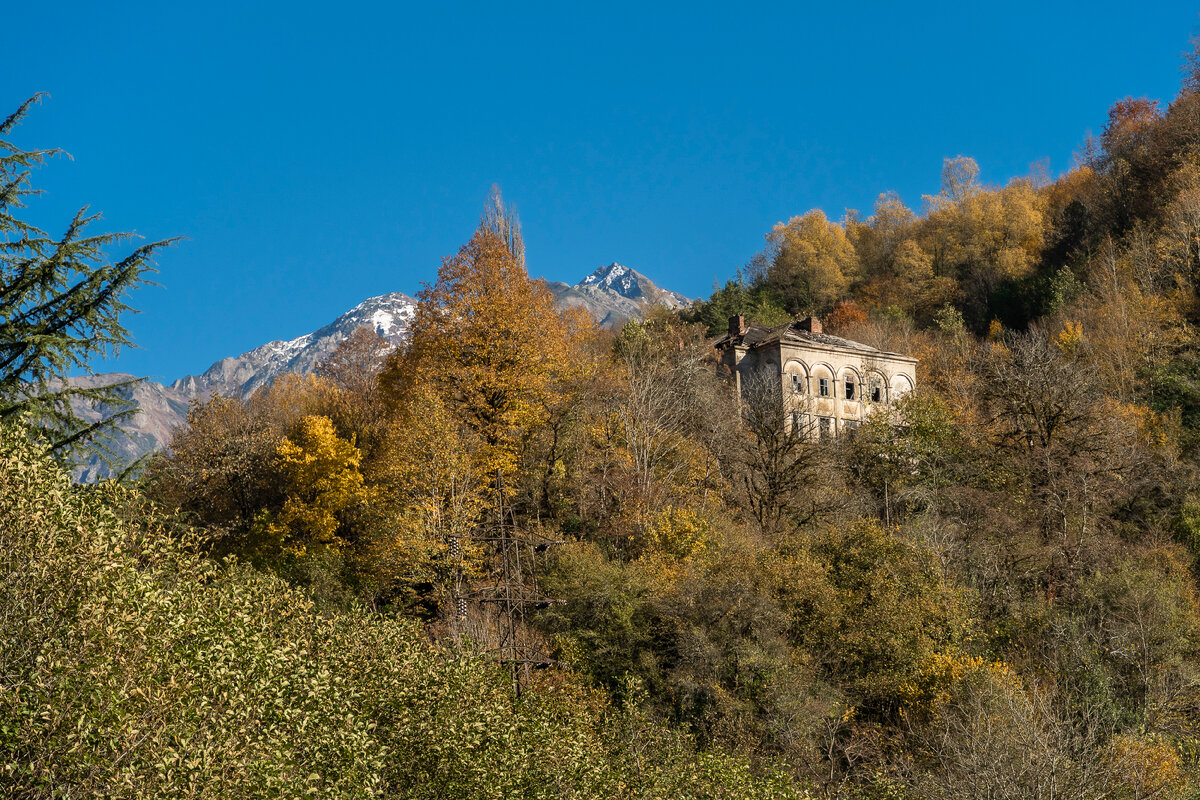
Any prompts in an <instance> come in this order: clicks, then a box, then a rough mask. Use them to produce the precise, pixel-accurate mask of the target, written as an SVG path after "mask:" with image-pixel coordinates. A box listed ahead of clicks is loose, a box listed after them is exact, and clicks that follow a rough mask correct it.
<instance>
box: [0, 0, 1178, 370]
mask: <svg viewBox="0 0 1200 800" xmlns="http://www.w3.org/2000/svg"><path fill="white" fill-rule="evenodd" d="M967 6H968V4H964V3H961V2H954V3H925V4H919V3H896V2H860V3H847V4H836V3H822V4H819V5H818V4H805V3H796V2H791V3H778V4H751V3H728V2H724V3H707V2H690V3H652V2H650V3H648V2H636V3H626V2H620V1H618V2H606V3H592V4H581V3H567V2H555V3H546V4H536V5H535V4H522V3H507V4H506V3H480V4H474V3H470V4H468V3H453V2H438V3H420V4H416V3H393V2H387V3H385V2H378V3H364V2H353V0H347V1H345V2H341V3H327V4H326V3H321V4H318V3H311V2H305V1H304V0H291V1H290V2H271V3H253V2H244V3H224V2H203V3H199V2H197V3H190V4H184V3H170V2H161V1H160V2H155V3H133V2H128V3H119V4H117V3H113V4H110V3H96V2H86V3H75V2H57V3H53V4H50V5H49V6H47V5H44V4H38V3H23V4H20V5H19V6H16V7H13V8H6V9H5V11H4V23H5V28H6V30H7V31H8V33H7V34H6V35H5V40H6V41H5V68H4V73H5V75H4V78H3V81H2V83H0V85H2V86H3V98H5V103H6V104H7V106H8V108H10V109H11V108H13V107H15V106H16V104H17V103H18V102H19V101H20V100H22V99H24V98H25V97H26V96H28V95H30V94H32V93H33V92H35V91H46V92H49V93H50V95H51V97H50V98H49V99H48V100H47V101H46V102H45V103H44V104H43V105H42V106H41V107H39V108H36V109H35V110H34V112H33V114H32V117H31V119H30V120H29V121H28V122H27V123H26V124H25V125H23V126H22V127H21V128H20V129H19V130H18V131H17V134H16V141H17V142H18V143H19V144H21V145H23V146H26V147H35V146H40V147H46V146H61V147H63V148H65V149H66V150H68V151H69V152H70V153H71V154H72V155H73V156H74V158H75V160H74V161H73V162H71V161H66V160H60V161H58V162H55V163H53V164H52V165H50V166H49V167H47V168H45V169H43V170H42V171H41V173H40V174H38V175H37V176H36V181H37V183H38V185H40V186H41V187H43V188H45V189H47V190H49V194H48V195H47V196H46V197H44V198H41V199H38V200H35V201H34V205H33V207H32V208H31V209H30V216H31V218H32V219H33V221H35V222H39V223H41V224H43V225H45V226H46V227H48V228H49V229H50V230H51V231H55V232H57V231H59V230H60V229H61V228H62V227H63V226H64V225H65V223H66V221H67V219H68V218H69V215H70V213H71V211H72V210H73V209H74V208H75V207H77V206H79V205H82V204H85V203H90V204H91V205H92V208H93V209H94V210H97V211H100V212H102V213H103V214H104V220H103V225H104V227H105V228H106V229H110V230H115V229H121V230H135V231H137V232H138V233H140V234H142V235H144V236H146V237H150V238H155V237H166V236H171V235H183V236H186V237H188V241H186V242H183V243H182V244H181V245H180V246H179V247H177V248H176V249H174V250H171V251H168V252H166V253H164V254H163V256H162V258H161V260H160V267H161V272H160V274H159V275H158V277H157V280H158V281H159V282H160V283H161V284H162V288H148V289H144V290H142V291H140V292H139V293H137V294H136V295H135V296H134V298H133V304H134V305H135V306H136V307H138V308H140V309H141V310H142V311H143V313H142V314H140V315H138V316H136V317H131V318H130V319H129V323H130V327H131V329H132V331H133V334H134V336H135V338H136V341H137V344H138V345H139V349H135V350H129V351H126V352H124V353H123V354H122V356H121V357H120V358H119V359H118V360H116V362H115V363H113V362H110V363H106V364H101V365H98V367H99V368H100V369H102V370H110V369H120V370H124V371H129V372H134V373H137V374H143V375H154V376H161V377H163V378H166V379H173V378H175V377H177V376H179V375H182V374H185V373H189V372H198V371H200V370H203V369H204V368H206V367H207V366H208V365H209V364H210V363H211V362H213V361H215V360H216V359H218V358H220V357H223V356H226V355H235V354H237V353H240V352H242V351H245V350H247V349H249V348H251V347H254V346H256V345H258V344H261V343H263V342H266V341H268V340H271V339H278V338H290V337H293V336H297V335H299V334H301V333H305V332H307V331H310V330H312V329H314V328H316V327H318V326H320V325H322V324H324V323H325V322H328V321H329V320H331V319H332V318H333V317H335V316H336V315H337V314H339V313H341V312H342V311H344V310H346V309H348V308H350V307H352V306H353V305H355V304H356V303H358V302H359V301H360V300H362V299H364V298H366V297H369V296H372V295H376V294H381V293H384V292H388V291H404V292H408V293H410V294H411V293H414V292H415V291H416V290H417V289H418V288H419V284H420V282H421V281H428V280H431V279H432V278H433V277H434V275H435V273H436V269H437V266H438V263H439V260H440V258H441V257H442V256H443V255H446V254H448V253H452V252H453V251H454V250H456V249H457V248H458V246H459V245H460V244H461V243H462V242H463V241H465V240H466V239H467V238H468V237H469V236H470V234H471V232H472V230H473V229H474V227H475V224H476V222H477V220H478V217H479V212H480V209H481V207H482V204H483V201H484V199H485V198H486V195H487V192H488V187H489V186H490V185H491V184H492V183H493V182H496V183H499V184H500V185H501V187H502V188H503V190H504V195H505V197H506V198H507V199H508V200H509V201H511V202H512V203H514V204H515V205H516V206H517V209H518V211H519V213H520V215H521V218H522V221H523V223H524V229H525V237H526V243H527V249H528V254H529V264H530V269H531V272H533V273H534V274H540V275H543V276H545V277H547V278H549V279H552V280H563V281H567V282H571V283H573V282H575V281H577V280H578V279H580V278H581V277H582V276H584V275H585V274H587V273H588V272H590V271H591V270H593V269H594V268H595V267H597V266H599V265H601V264H607V263H609V262H611V261H614V260H615V261H620V262H621V263H624V264H626V265H629V266H632V267H634V268H635V269H638V270H640V271H642V272H644V273H646V274H647V275H649V276H650V277H651V278H652V279H653V280H655V281H656V282H658V283H659V284H660V285H664V286H667V287H670V288H673V289H676V290H678V291H682V292H684V293H685V294H688V295H691V296H697V295H704V294H707V293H708V292H709V290H710V289H711V287H712V285H713V281H714V279H718V280H724V279H725V278H727V277H728V276H730V275H731V274H732V273H733V271H734V269H735V268H736V267H737V266H738V265H739V264H742V263H744V262H745V261H746V260H747V259H748V258H749V257H750V256H752V255H753V254H754V253H755V252H756V251H757V250H758V249H759V248H760V247H761V245H762V236H763V234H764V233H765V232H766V231H767V230H768V229H769V228H770V226H771V225H772V224H773V223H775V222H776V221H778V220H782V219H786V218H788V217H790V216H793V215H796V214H800V213H803V212H804V211H806V210H807V209H809V208H814V207H821V208H824V209H826V210H827V211H829V212H830V213H831V214H832V215H835V216H837V215H840V214H841V212H842V211H843V210H844V209H845V208H858V209H862V210H864V211H866V210H869V208H870V206H871V204H872V203H873V201H874V198H875V196H876V195H877V194H878V193H879V192H881V191H884V190H888V189H893V190H896V191H898V192H899V193H900V194H901V196H902V197H903V199H904V200H905V201H907V202H908V203H909V204H910V205H913V206H916V205H919V203H920V197H921V195H922V194H926V193H933V192H935V191H936V190H937V187H938V179H939V173H940V169H941V165H942V159H943V158H946V157H949V156H955V155H958V154H964V155H970V156H973V157H975V158H976V159H977V160H978V161H979V163H980V165H981V167H982V171H983V176H984V178H985V179H986V180H988V181H990V182H1003V181H1006V180H1007V179H1009V178H1010V177H1012V176H1014V175H1019V174H1024V173H1026V172H1027V171H1028V168H1029V165H1030V164H1031V163H1032V162H1035V161H1037V160H1039V159H1043V158H1045V159H1048V160H1049V163H1050V169H1051V171H1052V173H1054V174H1058V173H1060V172H1062V171H1064V170H1065V169H1067V168H1069V166H1070V163H1071V156H1072V153H1073V152H1074V151H1075V150H1076V149H1077V147H1078V146H1079V144H1080V143H1081V142H1082V140H1083V138H1084V136H1085V135H1086V133H1087V132H1088V131H1089V130H1091V131H1095V132H1099V130H1100V128H1101V127H1102V125H1103V122H1104V118H1105V114H1106V110H1107V108H1108V106H1109V105H1110V104H1111V103H1112V102H1113V101H1115V100H1117V99H1120V98H1122V97H1124V96H1126V95H1135V96H1141V95H1145V96H1151V97H1156V98H1161V99H1163V100H1169V99H1170V98H1171V97H1172V96H1173V95H1174V94H1175V92H1176V90H1177V87H1178V83H1179V72H1178V65H1179V61H1180V55H1181V53H1183V52H1184V51H1185V50H1186V49H1187V48H1188V38H1189V36H1190V35H1192V34H1193V33H1194V32H1196V30H1197V22H1198V18H1197V9H1196V7H1195V6H1194V5H1193V4H1189V3H1176V2H1159V3H1148V4H1130V3H1127V2H1126V3H1120V4H1117V3H1091V4H1079V3H1059V4H1057V5H1056V6H1054V7H1050V6H1049V5H1047V4H1045V3H988V4H981V7H980V8H968V7H967ZM3 113H5V114H6V113H7V112H3Z"/></svg>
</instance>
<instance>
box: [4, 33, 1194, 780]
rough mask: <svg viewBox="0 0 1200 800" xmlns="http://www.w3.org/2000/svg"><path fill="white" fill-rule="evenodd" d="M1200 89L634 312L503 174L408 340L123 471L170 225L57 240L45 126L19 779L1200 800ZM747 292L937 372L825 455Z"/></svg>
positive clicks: (263, 398) (7, 750)
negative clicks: (590, 283) (129, 355)
mask: <svg viewBox="0 0 1200 800" xmlns="http://www.w3.org/2000/svg"><path fill="white" fill-rule="evenodd" d="M1184 66H1185V70H1184V74H1185V78H1184V81H1183V85H1182V86H1181V88H1180V90H1179V94H1178V95H1177V96H1176V97H1175V98H1173V99H1171V100H1170V101H1169V102H1158V101H1155V100H1150V99H1145V98H1128V99H1125V100H1122V101H1120V102H1118V103H1116V104H1115V105H1113V106H1112V108H1111V109H1109V112H1108V119H1107V124H1106V126H1105V127H1104V129H1103V131H1102V132H1101V133H1100V134H1099V135H1098V136H1097V137H1094V138H1089V139H1087V140H1086V141H1085V142H1084V143H1083V144H1082V146H1081V147H1080V149H1079V151H1078V155H1077V158H1076V163H1075V165H1074V166H1073V167H1072V168H1071V169H1070V170H1069V171H1067V172H1065V173H1064V174H1062V175H1059V176H1051V175H1049V174H1047V173H1046V171H1045V170H1044V169H1042V168H1040V167H1038V166H1036V165H1035V166H1034V167H1031V169H1030V172H1029V174H1028V175H1025V176H1022V177H1018V178H1014V179H1012V180H1011V181H1009V182H1008V183H1007V184H1005V185H1003V186H993V185H986V184H984V183H982V182H981V181H980V178H979V174H980V170H979V167H978V165H977V164H976V162H975V161H973V160H972V159H971V158H969V157H966V156H958V157H955V158H950V159H947V160H946V162H945V165H944V169H943V172H942V175H941V190H940V192H939V193H938V194H937V195H934V196H928V197H925V198H923V199H922V200H921V202H920V204H919V205H918V206H916V207H912V208H910V207H909V206H907V205H905V204H904V203H903V202H902V201H901V200H900V198H899V197H898V196H896V195H895V194H893V193H888V192H884V193H883V194H880V195H879V197H878V200H877V201H876V203H875V205H874V207H873V208H871V209H868V210H865V211H846V212H844V213H842V212H840V211H839V212H834V211H822V210H819V209H814V210H810V211H807V212H806V213H803V214H800V215H799V216H796V217H794V218H792V219H790V220H788V221H786V222H780V223H779V224H777V225H775V226H774V227H773V228H772V229H771V230H770V231H768V232H767V233H766V236H765V244H764V247H763V249H762V250H761V252H760V253H758V254H757V255H756V256H755V257H754V258H753V259H751V260H750V261H749V262H748V263H746V264H745V265H743V266H742V267H741V268H740V269H737V270H736V274H734V275H733V276H732V277H731V278H730V279H729V280H728V281H727V282H725V283H724V284H723V285H719V286H715V287H714V289H713V292H712V294H711V296H709V297H708V298H706V299H703V300H700V301H697V302H696V303H694V304H693V305H692V306H690V307H687V308H684V309H682V310H674V311H673V310H668V309H666V308H647V309H645V313H644V316H643V317H642V318H640V319H635V320H630V321H628V322H626V323H624V324H623V325H622V326H620V327H618V328H616V329H614V330H604V329H600V328H598V327H596V325H595V324H594V323H593V321H592V319H591V318H590V317H589V316H587V315H586V314H585V313H583V312H581V311H578V312H577V311H561V310H558V309H557V308H556V306H555V304H554V297H553V295H552V294H551V292H550V291H549V289H548V288H547V287H546V285H545V284H544V283H543V282H542V281H540V280H537V279H534V278H531V277H530V270H531V269H533V270H534V271H535V273H536V269H537V266H536V265H535V264H531V265H530V266H527V264H526V255H525V247H524V243H523V240H522V236H521V228H520V224H519V222H518V220H517V219H516V216H515V214H514V213H513V212H512V211H511V209H510V208H509V207H507V206H506V204H505V202H504V200H503V199H502V198H501V196H500V194H499V192H495V193H494V194H493V196H492V197H491V198H490V199H489V201H488V203H487V205H486V206H485V209H484V212H483V215H482V218H481V220H480V223H479V226H478V228H477V230H476V231H475V233H474V235H473V236H472V237H471V239H470V240H469V241H468V242H466V243H465V244H463V245H462V247H461V248H460V249H459V250H458V251H457V252H456V253H453V254H451V255H448V256H447V257H446V258H445V259H444V260H443V262H442V265H441V268H440V270H439V272H438V277H437V280H436V282H434V283H432V284H430V285H427V286H426V287H425V289H424V290H423V291H422V292H421V293H420V294H419V296H418V298H417V299H418V306H417V310H416V316H415V319H414V320H413V322H412V326H411V329H410V330H411V334H410V336H409V339H408V341H407V343H406V344H405V345H403V346H402V347H400V348H399V349H395V348H393V347H391V346H390V345H389V344H388V343H386V342H385V341H384V340H382V339H380V338H379V337H378V336H376V334H375V333H374V332H373V331H372V330H371V329H369V328H362V329H359V331H357V332H356V333H355V334H354V335H352V336H351V337H350V338H348V339H347V340H346V341H345V342H343V343H342V345H341V346H340V347H339V348H338V349H337V350H336V351H335V352H334V353H333V354H332V355H331V356H330V357H329V358H328V359H326V360H325V361H324V362H322V363H321V364H320V366H319V367H318V369H317V371H316V373H315V374H312V375H305V376H301V375H285V376H283V377H281V378H280V379H278V380H276V381H275V382H274V383H273V384H271V385H270V386H267V387H264V388H263V389H261V390H259V391H258V392H257V393H255V394H254V395H252V396H250V397H249V399H245V400H243V399H239V398H229V397H221V396H215V397H212V398H210V399H207V400H205V401H204V402H198V403H196V404H194V405H193V406H192V408H191V409H190V412H189V414H188V417H187V424H186V426H184V427H182V428H179V429H177V430H176V431H175V432H174V435H173V439H172V442H171V446H170V449H169V450H168V451H166V452H163V453H159V454H157V455H156V456H154V457H153V458H152V459H150V460H149V462H148V463H146V464H144V465H141V469H140V470H134V471H131V472H130V473H129V474H128V475H127V476H125V478H124V479H123V480H121V481H106V482H102V483H100V484H95V485H86V486H79V485H72V484H71V482H70V480H69V474H70V471H69V467H70V463H71V460H72V458H74V457H76V455H77V454H78V453H79V452H80V451H81V449H82V448H87V447H89V446H102V444H103V442H102V441H99V442H98V443H94V442H93V439H95V437H97V436H101V435H102V434H103V430H102V429H100V428H97V427H95V426H87V425H83V424H81V423H80V421H79V420H78V419H77V418H76V417H75V416H74V415H73V412H72V411H71V409H72V406H71V403H72V402H81V401H87V400H97V399H99V400H105V399H108V400H111V398H105V397H95V396H83V397H79V396H74V395H71V394H70V391H69V390H66V389H63V385H64V384H63V383H62V382H61V380H58V378H60V377H61V376H62V375H64V374H65V370H66V369H67V368H68V367H69V366H70V365H71V361H70V359H71V358H74V357H75V356H79V357H80V358H84V357H87V356H89V355H91V352H90V351H89V350H88V348H89V347H91V348H96V349H97V351H98V350H100V349H103V348H104V347H106V346H108V344H111V343H119V342H121V341H124V340H123V338H122V337H123V336H124V335H125V333H124V329H122V328H121V327H120V325H119V323H118V322H117V316H116V315H117V312H119V311H121V310H124V308H125V302H126V301H128V302H131V303H134V304H136V296H132V297H131V296H129V295H128V294H127V292H128V291H129V290H131V289H132V288H134V287H135V286H136V285H137V283H138V282H139V281H141V280H143V278H142V274H143V270H144V269H145V264H146V263H148V260H149V259H150V258H151V257H152V256H155V255H159V256H160V257H162V256H161V254H160V250H159V248H160V246H161V245H163V244H167V243H155V244H151V245H145V246H143V247H142V248H141V249H138V250H135V251H133V254H132V255H130V256H128V257H127V258H125V259H124V260H118V261H116V262H114V263H112V264H109V263H108V261H107V260H105V257H104V256H103V254H102V251H103V250H104V248H109V247H111V246H113V245H114V244H120V241H119V240H116V239H112V238H110V237H104V236H102V237H92V238H89V237H88V236H87V235H86V234H85V232H84V228H85V227H86V225H88V224H90V219H87V218H83V217H81V218H78V219H77V220H76V223H75V224H73V225H72V227H71V232H70V233H69V234H68V235H67V236H66V237H65V238H63V239H62V240H57V239H52V238H48V237H46V236H44V235H43V234H41V232H40V231H38V230H37V229H35V228H32V226H29V225H26V224H24V223H22V222H20V214H19V212H20V209H21V207H22V205H23V202H22V201H23V199H25V198H26V197H27V196H28V195H29V194H30V193H32V192H33V189H32V188H31V184H30V180H31V178H30V175H31V170H32V169H33V168H35V167H36V166H37V165H38V164H39V163H40V161H41V158H42V157H43V156H42V154H40V153H37V152H34V153H30V152H26V151H22V150H20V149H19V148H16V147H15V146H13V145H11V144H9V143H8V142H7V141H6V142H5V143H4V149H3V151H2V152H0V156H2V159H0V173H2V174H3V176H4V181H3V183H2V186H0V230H3V231H4V232H5V235H6V240H5V243H4V247H3V249H0V269H2V270H3V272H2V275H3V286H0V310H4V315H3V316H2V317H0V339H2V341H0V369H2V370H3V374H2V375H0V388H2V390H3V395H2V397H3V403H2V404H0V422H2V424H0V797H13V798H17V797H20V798H64V797H93V796H95V797H101V796H103V797H129V798H135V797H139V798H140V797H172V798H174V797H219V798H240V797H245V798H251V797H301V796H313V797H347V798H350V797H356V798H357V797H363V798H366V797H404V798H501V797H503V798H512V797H523V798H524V797H528V798H564V797H572V798H595V797H615V798H693V797H696V798H758V797H761V798H785V797H813V798H818V797H823V798H847V799H850V798H853V799H856V800H858V799H861V800H867V799H868V798H880V799H881V800H882V799H883V798H889V799H891V798H894V799H896V800H900V799H904V800H908V799H910V798H911V799H913V800H915V799H916V798H944V799H946V800H957V799H958V798H962V799H963V800H967V798H1060V797H1061V798H1079V799H1080V800H1083V799H1084V798H1129V799H1130V800H1134V799H1137V800H1149V799H1150V798H1160V799H1161V800H1175V799H1176V798H1188V797H1195V796H1197V793H1198V792H1200V583H1198V581H1200V346H1198V345H1200V327H1198V326H1200V51H1197V54H1196V55H1193V56H1192V57H1191V58H1190V59H1189V61H1188V62H1187V63H1186V64H1185V65H1184ZM29 112H30V106H29V104H27V105H26V106H25V107H23V108H22V109H21V110H20V111H19V112H18V113H17V114H14V115H13V116H12V117H10V118H9V120H8V121H7V122H6V123H5V124H4V126H3V127H0V134H4V135H7V134H8V133H9V132H10V131H11V130H12V129H13V127H14V126H15V125H16V124H17V123H19V122H20V121H21V119H22V118H23V117H24V116H25V114H26V113H29ZM531 260H532V259H531ZM69 275H74V276H78V275H84V276H85V278H84V280H83V281H82V283H80V284H72V279H70V278H69V277H67V276H69ZM72 286H74V288H72ZM80 286H82V287H83V288H82V289H80V288H79V287H80ZM47 287H49V288H47ZM55 314H58V315H60V316H59V317H58V318H59V319H65V320H67V321H66V322H63V323H62V324H56V323H55V322H54V320H55V319H56V317H55V316H54V315H55ZM737 314H741V315H744V316H745V318H746V319H747V320H751V321H754V322H758V323H761V324H766V325H773V324H782V323H785V322H787V321H789V320H792V319H797V318H800V317H804V316H808V315H817V316H819V317H820V318H821V319H823V321H824V328H825V331H826V332H827V333H831V334H835V335H837V336H840V337H844V338H846V339H850V340H854V341H858V342H862V343H865V344H868V345H871V346H874V347H878V348H880V349H883V350H886V351H890V352H895V353H903V354H909V355H911V356H913V357H916V358H917V359H919V364H920V380H919V381H918V386H917V388H916V390H915V391H914V392H912V393H910V394H908V395H906V396H905V397H904V398H903V399H901V400H899V401H898V403H897V404H896V405H895V407H887V408H883V409H881V410H879V411H878V413H876V414H874V415H873V416H871V417H870V418H869V419H868V420H866V421H865V422H864V423H863V424H862V425H861V427H859V428H858V429H857V430H856V431H855V432H854V434H853V435H847V436H839V437H838V438H837V439H836V440H835V441H814V440H812V439H810V438H809V437H806V436H804V435H801V433H799V432H797V431H796V430H794V429H791V428H789V427H788V426H787V425H786V424H785V420H784V415H783V411H782V409H781V408H779V407H777V404H773V403H771V402H768V401H767V400H765V399H763V398H762V397H755V396H745V395H743V396H738V394H737V392H735V391H734V390H733V389H732V388H731V382H730V380H729V377H730V376H729V373H728V370H726V369H724V368H723V367H722V366H721V365H720V364H719V362H718V359H717V357H716V354H715V352H714V349H713V346H712V339H713V337H715V336H717V335H719V334H721V333H723V332H724V331H725V330H726V327H727V324H728V320H729V318H730V317H731V316H734V315H737ZM64 332H65V333H64ZM89 332H90V338H89V335H84V334H85V333H89ZM97 333H99V334H103V335H101V336H99V338H97V337H96V335H95V334H97ZM105 337H108V338H107V339H106V338H105ZM76 363H78V362H76ZM56 380H57V382H56ZM39 398H40V399H39ZM118 417H119V415H118ZM114 422H115V424H120V419H119V418H118V419H115V420H114Z"/></svg>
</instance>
